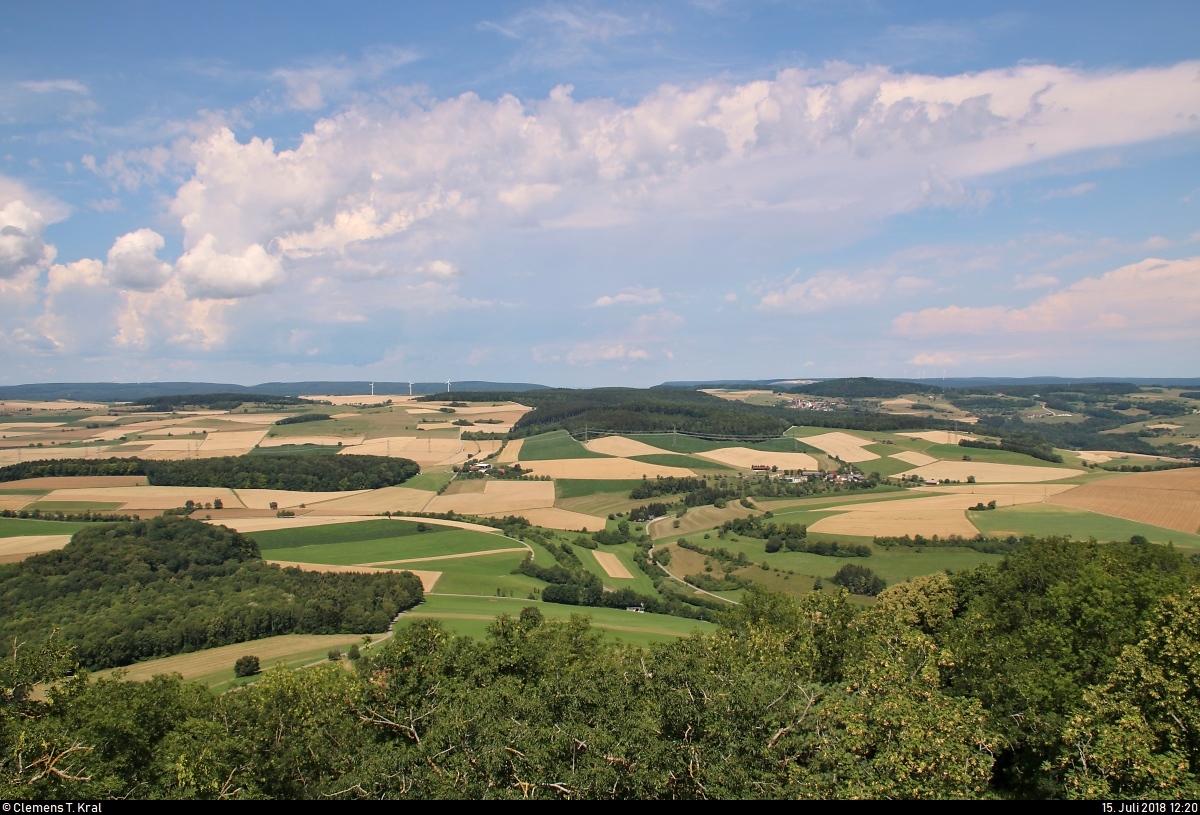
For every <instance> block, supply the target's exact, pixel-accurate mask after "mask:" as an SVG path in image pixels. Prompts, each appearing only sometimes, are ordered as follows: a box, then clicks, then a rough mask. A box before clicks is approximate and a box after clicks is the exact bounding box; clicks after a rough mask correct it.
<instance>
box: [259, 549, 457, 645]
mask: <svg viewBox="0 0 1200 815" xmlns="http://www.w3.org/2000/svg"><path fill="white" fill-rule="evenodd" d="M267 563H274V564H275V565H276V566H282V567H283V568H285V569H299V570H300V571H302V572H326V573H335V574H383V573H385V572H394V571H396V570H395V569H387V568H381V567H378V566H367V565H365V564H364V565H361V566H335V565H331V564H328V563H296V562H293V561H290V560H268V561H267ZM402 571H406V572H412V573H413V574H414V575H416V576H417V578H418V579H419V580H420V581H421V588H422V589H423V590H425V591H433V587H434V586H435V585H437V582H438V578H439V577H441V576H442V573H441V572H418V571H415V570H413V569H403V570H402ZM260 658H261V657H260Z"/></svg>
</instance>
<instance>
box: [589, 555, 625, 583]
mask: <svg viewBox="0 0 1200 815" xmlns="http://www.w3.org/2000/svg"><path fill="white" fill-rule="evenodd" d="M592 554H593V555H595V557H596V562H597V563H599V564H600V568H601V569H603V570H604V572H605V574H607V575H608V576H609V577H617V578H620V579H622V580H633V575H632V574H630V573H629V569H627V568H625V564H624V563H622V562H621V559H620V558H618V557H617V556H616V555H614V554H613V553H612V552H600V551H597V550H594V549H593V550H592Z"/></svg>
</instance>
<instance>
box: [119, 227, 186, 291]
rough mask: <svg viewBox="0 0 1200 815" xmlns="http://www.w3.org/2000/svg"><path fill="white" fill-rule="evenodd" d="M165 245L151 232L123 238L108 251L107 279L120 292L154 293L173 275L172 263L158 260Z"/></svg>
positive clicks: (142, 231) (135, 233)
mask: <svg viewBox="0 0 1200 815" xmlns="http://www.w3.org/2000/svg"><path fill="white" fill-rule="evenodd" d="M164 243H165V242H164V241H163V236H162V235H160V234H158V233H157V232H155V231H154V230H152V229H139V230H137V231H136V232H130V233H129V234H127V235H122V236H121V237H119V238H117V239H116V241H114V242H113V245H112V248H111V249H109V250H108V262H107V263H105V264H104V274H105V277H106V278H107V279H108V281H109V282H110V283H112V285H114V286H116V287H117V288H120V289H133V290H134V291H154V290H155V289H157V288H158V287H159V286H161V285H162V284H164V283H166V282H167V279H168V278H169V277H170V276H171V264H169V263H165V262H163V261H162V260H161V259H160V258H159V257H158V252H159V250H161V249H162V248H163V244H164Z"/></svg>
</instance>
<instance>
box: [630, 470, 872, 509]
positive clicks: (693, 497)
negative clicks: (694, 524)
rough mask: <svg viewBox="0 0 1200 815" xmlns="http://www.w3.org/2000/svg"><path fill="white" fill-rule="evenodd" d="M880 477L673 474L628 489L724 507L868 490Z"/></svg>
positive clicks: (678, 502) (680, 502)
mask: <svg viewBox="0 0 1200 815" xmlns="http://www.w3.org/2000/svg"><path fill="white" fill-rule="evenodd" d="M879 481H880V479H879V478H878V477H877V474H875V473H872V474H871V476H869V477H868V478H867V479H866V480H864V481H852V482H849V483H844V484H836V483H831V482H829V481H825V480H824V479H821V478H813V479H811V480H802V481H798V482H792V481H791V480H789V479H783V478H729V477H725V476H719V477H716V478H713V479H712V480H711V481H710V480H709V479H704V478H690V477H683V478H675V477H673V476H668V477H666V478H664V477H661V476H660V477H658V478H655V479H645V480H643V481H642V483H641V484H639V485H638V486H637V487H634V488H633V490H632V491H631V492H630V494H629V497H630V498H633V499H645V498H657V497H665V496H668V495H673V496H679V497H678V498H676V499H675V500H674V501H671V502H669V503H666V502H664V503H666V506H667V509H668V510H669V509H670V508H671V507H673V506H678V507H681V508H688V507H701V506H706V505H708V504H713V505H715V506H717V507H718V508H720V507H724V506H725V505H726V503H727V502H729V501H736V500H739V499H742V498H784V497H798V496H805V495H818V494H820V493H826V492H833V493H837V492H843V491H849V490H871V489H875V488H876V487H877V486H878V485H879Z"/></svg>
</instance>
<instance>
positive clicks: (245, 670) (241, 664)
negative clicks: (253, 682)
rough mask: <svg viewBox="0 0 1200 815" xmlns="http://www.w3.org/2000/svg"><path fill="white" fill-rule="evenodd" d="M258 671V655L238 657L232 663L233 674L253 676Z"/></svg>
mask: <svg viewBox="0 0 1200 815" xmlns="http://www.w3.org/2000/svg"><path fill="white" fill-rule="evenodd" d="M258 671H259V668H258V657H255V656H244V657H238V661H237V662H235V663H233V675H234V676H254V675H255V674H256V673H258Z"/></svg>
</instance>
